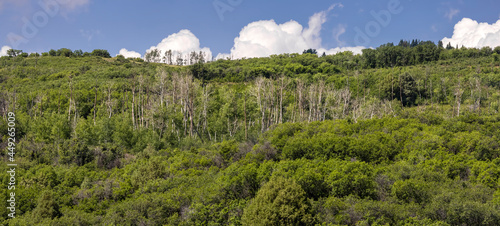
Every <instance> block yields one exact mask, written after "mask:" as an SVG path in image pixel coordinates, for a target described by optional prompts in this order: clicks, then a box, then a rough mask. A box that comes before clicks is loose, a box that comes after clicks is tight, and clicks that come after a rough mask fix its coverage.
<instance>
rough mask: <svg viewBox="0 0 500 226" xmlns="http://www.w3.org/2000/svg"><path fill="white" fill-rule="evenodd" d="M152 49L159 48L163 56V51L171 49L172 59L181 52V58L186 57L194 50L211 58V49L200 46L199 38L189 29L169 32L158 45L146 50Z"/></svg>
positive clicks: (206, 57)
mask: <svg viewBox="0 0 500 226" xmlns="http://www.w3.org/2000/svg"><path fill="white" fill-rule="evenodd" d="M153 49H158V50H160V54H161V56H162V57H163V56H164V54H165V52H166V51H168V50H172V52H173V54H174V58H173V59H174V60H175V58H176V56H178V55H179V54H181V55H182V56H183V58H186V55H188V54H189V53H191V52H193V51H195V52H200V51H202V52H204V53H205V59H206V60H207V59H208V60H211V59H212V51H210V48H207V47H203V48H201V47H200V40H199V39H198V38H197V37H196V36H195V35H194V34H193V33H192V32H191V31H189V30H186V29H184V30H181V31H179V32H177V33H174V34H171V35H169V36H168V37H166V38H164V39H163V40H162V41H161V42H160V43H158V45H156V46H151V48H149V49H148V50H146V52H150V51H152V50H153Z"/></svg>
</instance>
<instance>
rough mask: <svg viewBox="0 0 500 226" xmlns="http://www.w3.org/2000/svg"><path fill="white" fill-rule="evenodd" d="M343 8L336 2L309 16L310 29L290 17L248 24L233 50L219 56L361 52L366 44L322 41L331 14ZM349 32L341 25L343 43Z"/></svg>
mask: <svg viewBox="0 0 500 226" xmlns="http://www.w3.org/2000/svg"><path fill="white" fill-rule="evenodd" d="M337 7H339V8H342V7H343V5H342V4H340V3H339V4H334V5H332V6H330V8H328V10H325V11H322V12H319V13H315V14H314V15H313V16H311V17H310V18H309V23H308V27H307V28H303V27H302V25H300V24H299V23H298V22H297V21H294V20H290V21H288V22H285V23H283V24H277V23H276V22H275V21H274V20H261V21H256V22H252V23H250V24H248V25H247V26H245V27H244V28H243V29H242V30H241V31H240V34H239V36H238V37H236V38H235V39H234V46H233V48H232V49H231V53H220V54H218V55H217V59H226V58H227V57H230V58H232V59H238V58H243V57H267V56H270V55H272V54H283V53H302V51H304V50H305V49H309V48H312V49H317V51H318V53H319V54H322V53H323V52H325V53H327V54H333V53H336V52H339V51H346V50H349V51H353V52H355V53H360V52H361V49H364V47H361V46H358V47H344V48H334V49H325V48H323V47H322V44H321V41H322V40H321V37H320V34H321V28H322V25H323V24H324V23H325V22H326V21H327V18H326V17H327V14H328V12H329V11H331V10H333V9H334V8H337ZM344 32H345V25H339V27H338V28H337V31H336V33H335V35H334V38H336V40H337V42H338V43H339V45H341V44H342V45H343V44H345V43H344V42H341V41H340V39H339V36H340V35H342V34H343V33H344Z"/></svg>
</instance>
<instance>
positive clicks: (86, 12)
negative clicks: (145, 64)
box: [0, 0, 500, 57]
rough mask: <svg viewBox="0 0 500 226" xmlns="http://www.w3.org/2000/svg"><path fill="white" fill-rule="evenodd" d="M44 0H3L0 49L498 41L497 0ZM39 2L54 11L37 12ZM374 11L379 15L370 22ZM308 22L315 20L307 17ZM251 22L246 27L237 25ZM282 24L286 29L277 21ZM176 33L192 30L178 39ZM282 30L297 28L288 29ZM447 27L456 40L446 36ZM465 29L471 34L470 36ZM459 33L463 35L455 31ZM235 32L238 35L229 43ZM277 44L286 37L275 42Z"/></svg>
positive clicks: (260, 49)
mask: <svg viewBox="0 0 500 226" xmlns="http://www.w3.org/2000/svg"><path fill="white" fill-rule="evenodd" d="M41 2H42V3H39V1H38V0H0V47H2V46H9V47H14V48H17V49H22V50H24V51H25V52H45V51H48V50H50V49H59V48H69V49H72V50H75V49H82V50H84V51H89V52H90V51H92V50H93V49H107V50H108V51H109V52H110V53H111V54H112V55H116V54H118V53H119V51H120V50H121V49H122V48H126V49H127V50H128V51H135V52H138V53H139V54H141V55H142V56H143V55H144V53H145V52H146V50H148V49H150V48H151V47H152V46H155V47H157V48H158V49H162V48H163V49H164V48H174V49H175V48H179V52H182V51H184V50H186V48H187V47H185V48H184V47H178V46H176V45H184V44H186V46H189V45H191V46H192V48H189V50H193V49H197V50H203V51H210V52H211V54H212V55H213V56H214V57H215V56H217V55H218V54H219V53H226V54H227V55H221V56H231V55H234V56H237V57H245V56H247V55H248V56H249V57H252V56H265V55H268V54H272V53H281V52H290V51H291V52H297V51H301V50H299V49H301V48H304V47H312V48H317V49H322V50H324V51H326V52H328V53H334V52H335V51H338V50H346V49H347V50H349V48H347V47H355V46H362V47H377V46H379V45H381V44H384V43H387V42H395V43H397V42H398V41H399V40H400V39H420V40H432V41H434V42H438V41H439V40H443V38H445V37H448V38H450V39H446V40H448V41H450V42H452V43H453V44H459V45H465V46H470V47H480V46H481V45H486V44H488V45H495V44H497V43H498V45H500V38H496V37H500V28H497V26H496V24H495V23H497V21H499V17H500V2H499V1H498V0H481V1H466V0H460V1H438V0H434V1H429V0H422V1H417V0H413V1H411V0H381V1H373V0H362V1H326V0H320V1H308V2H307V1H296V0H289V1H276V0H267V1H263V0H252V1H250V0H205V1H200V0H198V1H196V0H173V1H159V0H156V1H154V0H144V1H132V0H121V1H117V0H115V1H110V0H107V1H106V0H41ZM44 6H51V7H49V9H48V10H47V9H45V10H44V8H46V7H44ZM216 6H217V7H216ZM329 9H330V10H329ZM374 15H380V16H379V18H378V19H377V16H374ZM387 15H390V18H388V17H387ZM314 16H316V17H314ZM314 18H316V19H318V20H317V21H316V22H314V21H313V19H314ZM464 18H469V19H470V21H469V20H467V21H465V20H463V19H464ZM270 20H273V21H274V22H272V21H270ZM259 21H261V22H259ZM262 21H267V23H264V22H262ZM290 21H292V22H293V23H291V22H290ZM471 21H472V22H477V24H474V23H472V22H471ZM251 23H252V26H251V27H252V28H251V29H250V28H248V29H246V30H244V28H245V27H246V26H247V25H249V24H251ZM273 23H274V24H273ZM310 23H312V26H313V27H315V29H310V30H309V31H308V32H306V30H307V29H308V28H311V24H310ZM479 23H486V24H483V25H481V24H479ZM283 24H287V25H286V27H288V28H286V29H285V28H284V27H285V26H280V25H283ZM299 25H301V26H299ZM455 25H457V27H459V29H461V31H460V32H459V31H458V30H457V28H456V27H455ZM458 25H460V26H458ZM498 26H500V22H499V23H498ZM30 28H34V29H31V30H30ZM454 28H455V30H454ZM183 29H185V31H186V30H187V31H189V32H182V35H181V32H180V31H181V30H183ZM281 29H283V30H281ZM287 29H288V30H287ZM297 29H298V30H297ZM367 29H368V30H367ZM289 30H294V31H297V32H299V33H293V34H289V33H286V32H288V31H289ZM359 31H361V32H362V33H364V34H359ZM454 31H455V32H458V33H460V34H461V36H459V35H457V36H456V37H455V36H454V37H452V35H453V33H454ZM469 31H470V32H469ZM471 32H472V33H473V34H467V33H471ZM173 34H177V35H173ZM170 35H173V36H171V38H170V39H169V40H164V39H165V38H167V37H169V36H170ZM272 35H276V37H277V38H276V40H274V41H272V39H273V38H272ZM466 35H469V36H467V37H462V36H466ZM485 35H486V36H488V35H489V38H487V40H486V41H485V40H481V39H480V38H479V39H478V38H476V39H477V40H474V37H481V36H485ZM361 36H363V37H365V38H360V37H361ZM237 37H238V38H239V41H238V43H235V38H237ZM15 40H22V42H16V41H15ZM162 40H163V41H162ZM197 40H198V42H199V44H198V46H197V45H196V44H197ZM270 40H271V41H270ZM282 40H287V41H283V42H285V43H281V41H282ZM360 40H361V41H360ZM184 42H186V43H184ZM187 42H193V43H187ZM276 46H278V47H276ZM341 47H344V49H340V48H341ZM183 48H184V49H183ZM203 48H205V49H203ZM335 48H337V49H335ZM4 49H5V48H4ZM208 49H209V50H208ZM231 49H233V51H232V50H231ZM256 49H257V50H256ZM352 50H353V51H356V50H357V49H352Z"/></svg>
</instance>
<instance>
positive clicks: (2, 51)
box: [0, 46, 12, 56]
mask: <svg viewBox="0 0 500 226" xmlns="http://www.w3.org/2000/svg"><path fill="white" fill-rule="evenodd" d="M9 49H12V48H11V47H10V46H2V48H1V49H0V56H7V50H9Z"/></svg>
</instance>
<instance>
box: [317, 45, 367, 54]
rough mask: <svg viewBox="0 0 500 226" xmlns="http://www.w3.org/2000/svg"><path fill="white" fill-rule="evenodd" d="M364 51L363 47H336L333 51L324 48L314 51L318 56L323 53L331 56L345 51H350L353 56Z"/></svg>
mask: <svg viewBox="0 0 500 226" xmlns="http://www.w3.org/2000/svg"><path fill="white" fill-rule="evenodd" d="M363 49H366V47H364V46H355V47H337V48H333V49H325V48H319V49H317V50H316V51H317V52H318V54H319V55H321V54H323V52H324V53H325V54H327V55H332V54H336V53H340V52H345V51H351V52H353V53H354V54H361V50H363Z"/></svg>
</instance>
